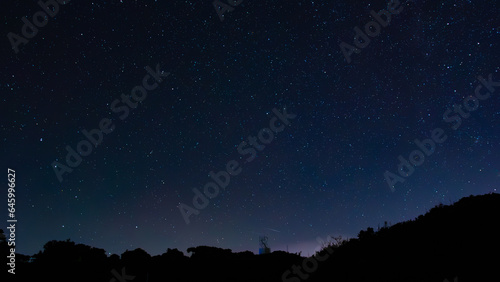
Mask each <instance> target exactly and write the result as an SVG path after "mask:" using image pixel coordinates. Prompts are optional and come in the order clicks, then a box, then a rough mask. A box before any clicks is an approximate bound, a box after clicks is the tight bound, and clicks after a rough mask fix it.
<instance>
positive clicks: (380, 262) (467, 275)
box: [0, 194, 500, 282]
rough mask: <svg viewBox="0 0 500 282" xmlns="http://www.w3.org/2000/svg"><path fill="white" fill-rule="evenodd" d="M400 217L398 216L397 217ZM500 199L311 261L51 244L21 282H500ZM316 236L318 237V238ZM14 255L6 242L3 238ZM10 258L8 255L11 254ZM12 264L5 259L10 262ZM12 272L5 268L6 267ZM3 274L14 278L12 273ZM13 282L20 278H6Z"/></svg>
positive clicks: (372, 235) (337, 244)
mask: <svg viewBox="0 0 500 282" xmlns="http://www.w3.org/2000/svg"><path fill="white" fill-rule="evenodd" d="M395 212H397V211H395ZM499 222H500V195H499V194H488V195H482V196H470V197H467V198H463V199H461V200H460V201H458V202H457V203H455V204H453V205H451V206H445V205H438V206H436V207H434V208H432V209H431V210H430V211H429V212H428V213H426V214H425V215H421V216H419V217H418V218H416V219H414V220H410V221H406V222H402V223H398V224H395V225H393V226H390V227H389V226H384V227H382V228H381V229H379V230H377V231H375V230H374V229H373V228H368V229H366V230H361V231H360V232H359V234H358V238H354V239H350V240H348V241H343V240H339V238H338V237H337V238H336V239H337V240H335V241H331V242H329V244H328V245H326V246H325V249H323V250H322V251H321V252H318V253H316V254H315V255H314V256H312V257H310V258H304V257H301V256H299V255H298V254H290V253H286V252H283V251H275V252H273V253H271V254H265V255H254V254H253V253H252V252H248V251H247V252H242V253H233V252H232V251H231V250H229V249H220V248H215V247H207V246H199V247H193V248H189V249H188V250H187V252H188V253H190V254H191V255H190V257H187V256H185V255H184V254H183V253H182V252H181V251H179V250H177V249H168V250H167V251H166V252H165V253H163V254H161V255H157V256H151V255H149V254H148V253H147V252H146V251H144V250H142V249H135V250H132V251H126V252H124V253H123V254H121V256H118V255H111V256H107V255H106V252H105V250H104V249H99V248H93V247H90V246H87V245H82V244H76V243H74V242H72V241H70V240H66V241H50V242H48V243H46V244H45V245H44V247H43V251H40V252H39V253H37V254H35V255H33V256H23V255H20V254H18V255H17V256H16V274H15V278H16V280H17V281H37V280H45V279H47V280H50V281H106V282H108V281H112V282H125V281H134V282H142V281H148V282H149V281H151V282H153V281H207V282H208V281H214V282H215V281H217V282H224V281H227V282H239V281H248V282H266V281H275V282H277V281H284V282H301V281H332V282H333V281H339V282H343V281H360V282H361V281H370V282H376V281H381V282H390V281H394V282H395V281H398V282H399V281H405V282H406V281H415V282H416V281H425V282H432V281H436V282H442V281H444V280H445V279H447V280H448V281H450V282H451V281H454V279H455V278H456V279H457V281H460V282H465V281H482V280H485V281H498V279H499V278H500V264H499V263H500V257H499V254H500V236H499V235H500V231H499V230H498V228H497V226H498V223H499ZM312 236H314V235H312ZM0 248H1V250H2V253H6V250H7V249H6V248H7V246H6V242H5V239H0ZM4 251H5V252H4ZM2 259H5V256H2ZM2 264H3V265H5V264H4V263H2ZM3 273H6V271H4V272H3ZM3 276H5V277H6V278H7V279H9V280H6V279H2V280H1V281H15V280H12V278H13V275H10V274H9V275H4V274H2V276H1V277H3Z"/></svg>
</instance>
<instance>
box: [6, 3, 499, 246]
mask: <svg viewBox="0 0 500 282" xmlns="http://www.w3.org/2000/svg"><path fill="white" fill-rule="evenodd" d="M36 2H37V1H23V3H21V2H20V1H11V0H9V1H6V2H5V3H3V4H4V5H3V8H2V12H1V13H2V19H3V22H4V23H3V24H2V34H3V35H4V39H3V40H2V41H1V43H0V48H1V50H0V51H1V52H0V54H1V55H0V60H1V61H0V62H1V63H0V72H1V76H0V89H1V91H2V95H1V97H2V103H1V105H2V108H1V110H0V117H1V118H0V120H1V122H0V134H1V135H0V137H1V138H0V140H1V142H2V146H1V150H2V158H1V162H2V169H3V170H4V173H5V175H6V174H7V168H12V169H15V171H16V184H17V186H16V187H17V190H16V215H17V219H18V223H17V229H16V238H17V251H18V252H20V253H23V254H33V253H36V252H38V251H39V250H41V249H42V247H43V245H44V244H45V243H46V242H47V241H49V240H65V239H68V238H70V239H71V240H73V241H75V242H77V243H83V244H87V245H91V246H95V247H99V248H103V249H105V250H106V251H107V252H109V253H117V254H121V253H122V252H124V251H125V250H127V249H128V250H131V249H135V248H143V249H144V250H146V251H147V252H148V253H150V254H152V255H156V254H160V253H163V252H165V251H166V249H167V248H178V249H180V250H181V251H184V252H185V251H186V248H188V247H191V246H198V245H209V246H216V247H221V248H230V249H232V250H233V251H244V250H250V251H252V252H258V248H259V243H258V238H259V236H260V235H267V236H268V237H269V244H270V247H271V249H272V250H280V249H281V250H286V249H287V246H288V249H289V251H290V252H298V251H302V254H306V255H307V254H312V253H313V252H314V249H316V248H317V247H318V246H319V243H318V242H317V241H316V238H317V237H321V238H323V239H326V237H327V236H328V235H334V236H338V235H342V236H343V237H344V238H345V237H351V238H352V237H355V236H356V235H357V233H358V232H359V230H361V229H366V228H367V227H369V226H371V227H375V228H376V227H377V226H378V225H381V226H382V225H383V224H384V221H387V222H391V223H393V224H394V223H397V222H401V221H405V220H409V219H413V218H415V217H416V216H418V215H420V214H423V213H425V212H426V211H428V210H429V209H430V208H432V207H433V206H435V205H437V204H439V203H444V204H449V203H452V202H454V201H457V200H458V199H460V198H461V197H464V196H468V195H471V194H473V195H477V194H484V193H488V192H494V191H497V189H498V183H499V182H500V153H499V150H498V147H499V145H500V134H499V132H500V131H499V130H498V124H499V122H500V97H499V93H500V88H498V87H497V91H496V92H494V93H492V94H491V97H489V98H488V99H485V100H482V101H479V105H478V108H477V110H475V111H473V112H470V117H468V118H464V117H463V118H461V122H462V123H461V125H460V127H459V128H457V130H453V129H451V126H452V125H454V124H456V121H455V122H451V121H448V122H446V121H445V120H444V118H443V114H444V113H445V112H446V111H447V110H448V109H452V110H453V105H454V104H457V105H458V104H462V103H463V102H462V101H463V100H464V98H467V97H470V96H471V95H474V93H475V89H476V87H477V86H478V85H481V83H480V82H479V81H478V80H477V77H478V76H482V77H484V78H485V79H487V78H488V75H489V74H491V75H492V77H493V80H494V81H500V73H499V70H500V69H499V65H498V63H499V59H498V50H499V44H500V38H499V37H500V27H499V25H498V10H499V6H498V3H496V2H495V1H488V2H477V1H475V2H472V1H460V3H456V1H448V0H447V1H441V2H433V1H411V2H408V3H405V4H402V7H403V8H404V9H403V10H402V11H401V13H399V14H397V15H396V14H393V15H392V16H391V22H390V24H389V25H388V26H387V27H381V30H380V35H378V36H376V37H373V38H371V42H370V43H369V44H368V45H367V46H366V47H365V48H363V49H360V50H361V52H360V53H359V54H357V53H354V54H352V56H351V59H352V61H351V62H350V63H347V62H346V58H345V57H344V55H343V53H342V51H341V49H340V47H339V44H341V42H346V43H347V44H350V45H353V44H354V43H353V37H354V34H355V33H354V27H356V26H358V27H361V28H362V29H364V26H365V24H366V23H368V22H370V21H372V20H373V19H372V17H371V16H370V11H371V10H374V11H376V12H378V11H379V10H381V9H386V8H387V2H386V1H356V2H353V1H347V0H340V1H292V2H290V1H265V2H258V1H243V2H242V3H241V4H240V5H238V6H236V7H234V11H232V12H230V13H225V14H224V20H223V21H221V20H220V19H219V16H218V14H217V12H216V10H215V9H214V7H213V5H212V3H211V1H194V2H190V1H104V2H102V3H101V4H97V3H95V2H94V3H92V2H90V3H87V2H84V1H71V2H69V3H67V4H66V5H60V7H59V11H58V12H57V14H56V15H55V17H54V18H49V20H48V23H47V24H46V25H45V26H44V27H41V28H39V31H38V34H37V35H35V36H34V37H33V38H32V39H29V42H28V43H27V44H25V45H23V44H21V45H20V46H19V52H18V53H15V52H14V51H13V50H12V48H11V43H10V42H9V39H8V37H7V34H8V33H9V32H13V33H16V34H18V35H21V34H22V33H21V29H22V26H23V22H22V20H21V18H22V17H24V16H26V17H27V18H28V19H29V20H30V21H31V20H32V17H33V14H35V13H36V12H37V11H40V10H41V8H40V6H38V5H37V4H36ZM157 65H159V69H160V70H161V71H163V72H164V73H165V74H164V75H165V77H163V78H162V81H161V83H158V86H157V87H156V88H155V89H154V90H151V91H148V93H147V96H146V97H145V98H144V99H143V100H142V102H139V103H138V104H137V107H136V108H130V107H129V113H128V115H126V117H125V118H124V119H121V118H120V116H122V117H123V116H125V114H124V112H123V111H124V110H123V111H121V112H120V111H118V112H117V110H116V109H115V112H114V111H113V110H112V105H113V102H114V101H115V100H118V102H116V103H118V104H115V106H123V105H125V102H121V101H120V100H121V99H122V98H121V95H125V97H127V96H126V95H129V94H130V93H131V90H132V89H133V88H134V87H135V86H137V85H142V81H143V78H144V76H145V75H146V74H148V71H147V70H146V69H145V68H146V67H147V66H149V67H150V68H152V69H153V71H156V66H157ZM166 73H170V74H169V75H168V76H166ZM148 81H149V83H150V84H153V83H154V82H155V80H154V79H152V78H151V79H149V80H148ZM485 90H486V87H483V89H482V90H481V91H485ZM481 93H483V92H481ZM484 93H487V92H484ZM471 101H472V100H471ZM470 106H474V105H473V101H472V102H470ZM283 108H286V110H287V112H288V113H289V114H294V115H296V116H295V118H293V119H290V124H289V125H287V126H285V128H284V129H283V131H282V132H279V133H276V134H274V135H275V136H274V139H273V140H272V141H271V142H270V143H269V144H265V146H266V147H265V148H263V149H262V147H260V149H262V150H261V151H258V150H257V151H256V152H257V154H256V157H255V159H252V160H251V161H248V160H247V158H248V157H249V155H242V154H239V153H238V146H239V145H240V144H241V142H243V141H246V142H248V136H256V135H257V134H258V133H259V131H260V130H261V129H263V128H266V127H269V123H270V121H271V120H272V118H273V117H274V116H276V114H275V113H273V109H277V110H280V111H281V110H283ZM449 116H450V117H452V116H455V117H459V115H458V114H457V113H451V114H450V115H449ZM106 118H109V119H110V121H111V122H112V126H113V128H114V130H113V131H111V132H110V133H108V134H104V135H103V139H102V142H101V144H100V145H99V146H98V147H97V148H95V147H94V148H93V150H92V152H91V153H90V154H89V155H88V156H85V157H82V162H81V164H79V165H78V166H77V167H75V168H73V171H72V172H71V173H66V174H64V175H63V181H62V182H60V181H59V180H58V178H57V176H56V173H55V172H54V168H53V163H54V162H59V163H61V164H66V162H65V157H66V153H67V151H66V149H65V147H66V146H70V147H71V148H73V149H75V150H76V146H77V144H78V143H79V142H80V141H81V140H85V136H84V135H83V130H87V131H90V130H92V129H95V128H98V127H99V123H100V121H101V120H103V119H106ZM280 124H281V123H280V122H279V121H278V122H277V123H276V125H280ZM435 128H442V129H443V131H444V133H445V134H446V135H447V137H448V138H447V140H446V141H445V142H443V143H441V144H436V148H435V151H434V153H433V154H431V155H429V156H425V160H424V162H423V164H421V165H420V166H418V167H416V168H415V171H414V173H413V174H412V175H411V176H409V177H407V178H406V181H405V182H404V183H397V184H396V185H395V187H394V192H392V191H391V189H390V188H389V186H388V184H387V182H386V179H385V178H384V173H385V172H386V171H390V172H393V173H396V174H397V166H398V164H399V160H398V156H399V155H402V156H403V157H404V158H405V159H408V157H409V154H410V153H411V152H412V151H413V150H415V149H418V147H417V146H416V145H415V144H414V140H415V139H419V140H423V139H426V138H429V137H431V131H432V130H433V129H435ZM265 137H267V135H265ZM250 147H251V146H250V145H248V144H247V145H246V147H245V148H250ZM230 160H236V161H238V163H239V165H240V166H239V167H240V168H241V169H242V170H241V173H240V174H238V175H235V176H231V178H230V182H229V184H228V185H227V187H226V188H225V189H221V190H220V193H219V194H218V195H217V196H216V197H214V198H213V199H210V203H209V204H208V206H207V207H205V208H204V209H201V210H199V214H198V215H192V216H190V223H189V224H186V223H185V221H184V219H183V217H182V215H181V212H180V210H179V208H178V206H179V204H180V203H183V204H186V205H189V206H191V207H192V206H193V203H192V199H193V196H194V192H193V190H192V189H193V188H197V189H199V190H200V191H203V187H204V185H205V184H206V183H208V182H210V181H211V178H210V176H209V172H210V171H214V172H219V171H220V170H224V169H225V168H226V163H227V162H228V161H230ZM245 160H247V161H246V162H245ZM3 183H4V184H3V185H4V188H5V189H4V190H5V192H2V193H1V197H0V202H2V203H4V205H5V206H4V208H5V212H4V218H5V220H7V214H6V213H7V212H6V209H7V205H6V204H7V200H6V198H7V194H6V190H7V186H6V183H7V182H6V181H5V182H3ZM497 192H498V191H497ZM0 226H3V227H0V228H2V229H4V231H5V230H6V227H7V224H6V221H4V224H2V225H0Z"/></svg>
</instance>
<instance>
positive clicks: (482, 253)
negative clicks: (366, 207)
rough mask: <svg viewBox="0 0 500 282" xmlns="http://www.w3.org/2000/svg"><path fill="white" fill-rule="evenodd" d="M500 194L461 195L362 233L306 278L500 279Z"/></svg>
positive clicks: (401, 279)
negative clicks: (459, 197)
mask: <svg viewBox="0 0 500 282" xmlns="http://www.w3.org/2000/svg"><path fill="white" fill-rule="evenodd" d="M499 222H500V195H499V194H488V195H482V196H470V197H467V198H462V199H461V200H460V201H458V202H457V203H455V204H453V205H451V206H445V205H439V206H436V207H434V208H432V209H431V210H430V211H429V212H428V213H427V214H425V215H421V216H419V217H418V218H416V219H415V220H411V221H406V222H402V223H398V224H396V225H394V226H391V227H390V228H382V229H381V230H380V231H378V232H374V233H371V232H367V231H365V232H363V233H364V236H362V237H363V238H362V239H353V240H350V241H349V242H347V243H345V244H344V245H342V246H340V247H339V248H337V249H336V251H335V253H334V254H333V255H332V256H331V257H330V259H329V260H328V261H325V263H324V264H323V265H321V266H320V267H319V268H318V271H316V272H315V273H313V274H312V275H311V277H310V279H308V281H339V282H341V281H371V282H375V281H443V280H444V279H445V278H447V279H448V280H450V281H452V279H453V278H454V277H458V279H459V281H460V282H464V281H481V280H482V279H488V280H491V279H493V280H492V281H499V279H500V267H499V262H500V258H499V253H500V242H499V238H500V236H499V235H500V231H499V229H498V223H499Z"/></svg>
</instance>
